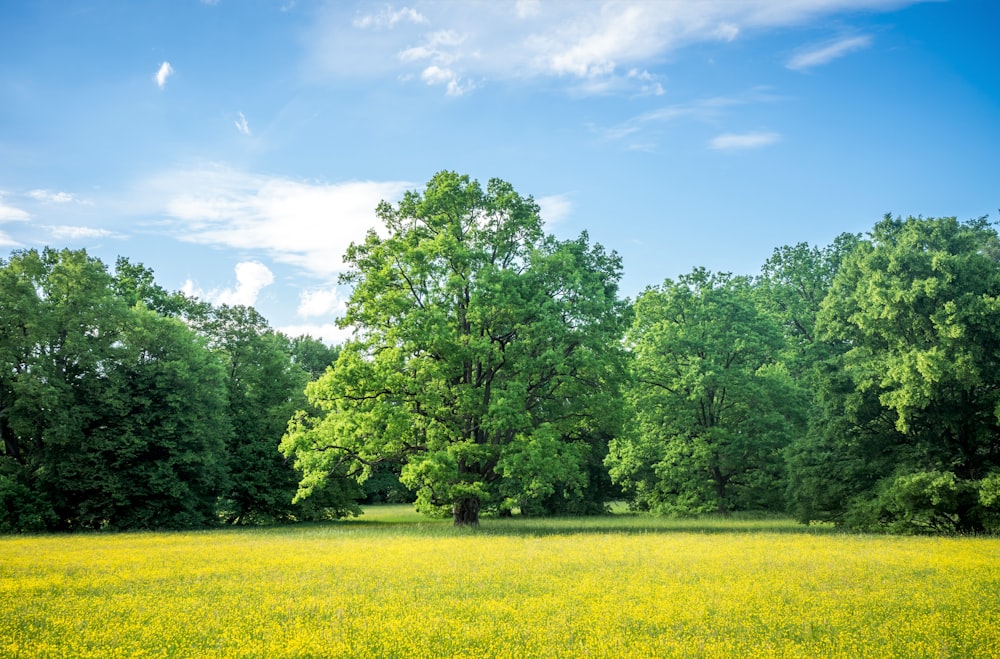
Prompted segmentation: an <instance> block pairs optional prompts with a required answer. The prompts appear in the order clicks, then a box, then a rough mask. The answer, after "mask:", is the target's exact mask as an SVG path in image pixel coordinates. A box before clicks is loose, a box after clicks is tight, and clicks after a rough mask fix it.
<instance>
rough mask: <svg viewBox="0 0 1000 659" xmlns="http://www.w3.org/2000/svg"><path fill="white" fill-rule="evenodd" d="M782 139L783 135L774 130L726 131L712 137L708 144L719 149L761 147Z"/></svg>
mask: <svg viewBox="0 0 1000 659" xmlns="http://www.w3.org/2000/svg"><path fill="white" fill-rule="evenodd" d="M780 139H781V135H779V134H778V133H772V132H754V133H725V134H723V135H718V136H716V137H714V138H712V140H711V141H710V142H709V143H708V146H709V147H710V148H712V149H716V150H719V151H735V150H745V149H759V148H761V147H764V146H768V145H770V144H774V143H775V142H777V141H779V140H780Z"/></svg>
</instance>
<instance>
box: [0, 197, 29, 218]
mask: <svg viewBox="0 0 1000 659" xmlns="http://www.w3.org/2000/svg"><path fill="white" fill-rule="evenodd" d="M30 219H31V215H29V214H28V212H27V211H24V210H21V209H20V208H16V207H14V206H10V205H8V204H5V203H4V200H3V195H2V194H0V222H25V221H27V220H30Z"/></svg>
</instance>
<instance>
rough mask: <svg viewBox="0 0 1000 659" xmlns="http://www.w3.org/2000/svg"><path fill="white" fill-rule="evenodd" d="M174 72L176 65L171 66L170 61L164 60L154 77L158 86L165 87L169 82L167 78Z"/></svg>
mask: <svg viewBox="0 0 1000 659" xmlns="http://www.w3.org/2000/svg"><path fill="white" fill-rule="evenodd" d="M173 74H174V67H172V66H170V62H164V63H163V64H161V65H160V68H159V69H157V71H156V75H155V76H153V79H154V80H156V86H157V87H159V88H160V89H163V87H164V85H166V84H167V78H169V77H170V76H172V75H173Z"/></svg>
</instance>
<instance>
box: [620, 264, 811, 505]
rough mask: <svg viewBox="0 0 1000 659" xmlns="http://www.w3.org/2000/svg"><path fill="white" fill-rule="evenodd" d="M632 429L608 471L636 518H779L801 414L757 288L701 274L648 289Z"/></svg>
mask: <svg viewBox="0 0 1000 659" xmlns="http://www.w3.org/2000/svg"><path fill="white" fill-rule="evenodd" d="M627 343H628V346H629V348H630V349H631V352H632V355H633V360H632V369H631V370H632V377H631V379H630V386H629V389H628V395H627V404H628V406H629V410H630V412H631V414H632V417H633V422H632V424H631V426H630V428H629V431H628V432H626V433H625V434H624V435H623V436H622V437H620V438H618V439H615V440H613V441H612V443H611V453H610V455H609V457H608V465H609V466H610V468H611V474H612V476H613V477H614V479H615V480H616V481H618V482H620V483H622V484H623V485H624V486H625V489H626V492H628V493H629V494H631V495H632V496H633V501H634V503H635V504H636V505H637V506H639V507H640V508H645V509H652V510H659V511H663V512H668V513H674V514H694V513H701V512H712V511H718V512H722V513H727V512H729V511H731V510H748V509H771V510H774V509H780V508H781V506H782V495H783V489H784V480H783V471H782V467H783V463H782V450H783V448H784V447H785V446H786V445H787V444H788V442H789V441H790V440H791V438H792V437H793V436H794V434H795V433H796V432H799V431H800V429H801V428H802V426H803V423H804V412H805V404H804V400H803V397H802V395H801V392H800V390H799V389H798V388H797V387H796V385H795V383H794V382H793V380H792V378H791V377H790V376H789V374H788V372H787V370H786V369H785V368H784V366H783V365H782V364H781V363H780V361H779V360H780V355H781V352H782V347H783V338H782V335H781V332H780V329H779V326H778V323H777V321H776V320H775V319H774V318H773V317H772V316H771V315H769V314H767V313H766V312H764V311H762V310H761V309H760V308H759V307H758V305H757V303H756V295H755V292H754V289H753V284H752V282H751V280H750V279H749V278H747V277H734V276H731V275H728V274H724V273H723V274H713V273H710V272H708V271H706V270H704V269H696V270H694V271H693V272H692V273H691V274H688V275H684V276H681V277H680V278H678V279H677V281H672V280H669V279H668V280H667V281H666V282H665V283H664V284H663V285H662V286H661V287H658V288H650V289H647V290H646V291H645V292H644V293H642V294H641V295H640V296H639V298H638V299H637V300H636V303H635V318H634V321H633V324H632V327H631V329H630V330H629V333H628V339H627Z"/></svg>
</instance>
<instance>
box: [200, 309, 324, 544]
mask: <svg viewBox="0 0 1000 659" xmlns="http://www.w3.org/2000/svg"><path fill="white" fill-rule="evenodd" d="M199 325H200V331H201V332H202V333H203V334H204V335H205V336H206V337H207V339H208V346H209V349H210V350H211V351H212V352H213V354H215V356H216V357H217V358H218V360H219V361H220V363H221V365H222V367H223V371H224V374H225V388H226V392H227V400H228V410H227V417H228V419H229V423H230V425H231V428H232V431H231V434H230V435H229V440H228V442H227V445H226V453H227V469H228V472H229V475H230V483H231V484H230V488H229V490H228V492H227V493H226V495H225V497H224V499H225V501H224V503H223V507H224V509H225V510H224V511H223V512H224V515H225V518H226V520H227V521H229V522H232V523H237V524H239V523H249V522H260V521H275V520H287V519H292V518H294V510H293V507H292V498H293V497H294V496H295V492H296V488H297V486H298V480H299V479H298V474H297V472H296V471H295V469H294V467H293V465H292V463H291V461H289V460H286V459H285V457H284V456H283V455H282V454H281V453H280V452H279V451H278V444H279V443H280V441H281V437H282V435H283V434H284V432H285V429H286V427H287V423H288V419H289V418H291V416H292V414H293V412H294V411H295V410H296V409H298V408H301V407H302V406H303V405H304V404H305V397H304V395H303V390H304V389H305V385H306V383H307V382H308V381H309V373H308V372H306V371H305V370H303V369H302V368H300V367H299V366H297V365H296V364H295V363H293V354H292V344H291V341H290V340H289V339H288V338H287V337H285V336H284V335H283V334H280V333H278V332H275V331H274V330H272V329H271V328H270V327H269V326H268V323H267V320H265V319H264V317H263V316H261V315H260V314H259V313H257V311H256V310H254V309H253V308H252V307H246V306H227V305H220V306H217V307H212V308H211V309H210V310H209V311H208V313H207V316H206V318H205V320H204V321H203V322H201V323H199Z"/></svg>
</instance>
